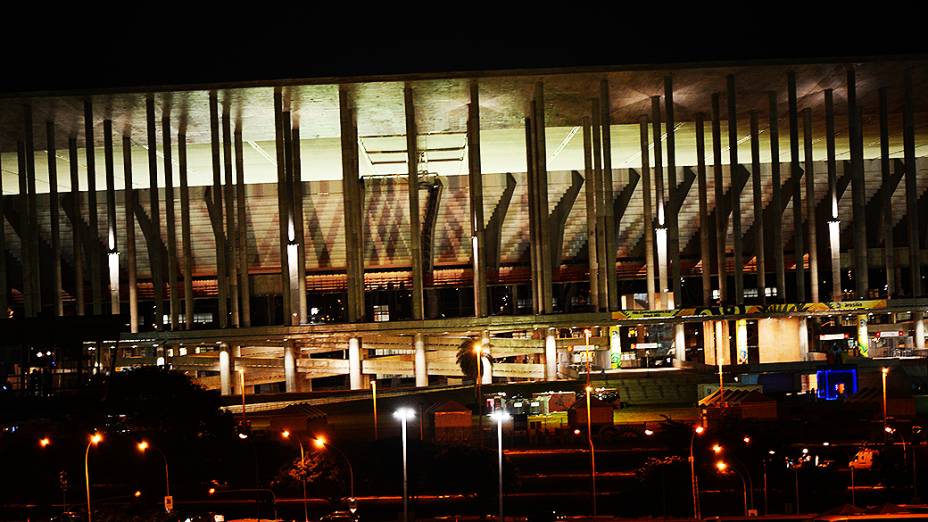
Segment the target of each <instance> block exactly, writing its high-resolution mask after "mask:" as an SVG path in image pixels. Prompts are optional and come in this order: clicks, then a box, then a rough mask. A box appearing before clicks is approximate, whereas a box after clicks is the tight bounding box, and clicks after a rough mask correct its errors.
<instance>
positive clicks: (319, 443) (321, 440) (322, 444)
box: [313, 435, 406, 499]
mask: <svg viewBox="0 0 928 522" xmlns="http://www.w3.org/2000/svg"><path fill="white" fill-rule="evenodd" d="M313 445H314V446H316V447H317V448H319V449H325V448H331V449H333V450H335V452H336V453H338V454H339V455H341V457H342V458H343V459H345V464H348V492H349V493H348V494H349V497H350V498H352V499H354V498H355V497H354V468H353V467H351V460H350V459H349V458H348V455H345V452H343V451H342V450H340V449H338V447H337V446H335V445H334V444H332V443H331V442H329V440H328V439H327V438H325V437H324V436H322V435H316V438H315V439H313ZM403 446H404V447H405V446H406V444H405V443H404V444H403Z"/></svg>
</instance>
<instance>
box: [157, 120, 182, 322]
mask: <svg viewBox="0 0 928 522" xmlns="http://www.w3.org/2000/svg"><path fill="white" fill-rule="evenodd" d="M161 143H162V145H161V153H162V155H163V156H164V225H165V233H166V234H167V245H166V246H167V254H168V313H169V316H170V318H171V330H180V291H179V290H180V289H179V288H178V287H177V280H178V277H179V276H178V273H179V270H178V267H177V228H176V226H175V223H176V219H175V213H174V163H173V156H172V154H171V153H172V146H171V113H170V112H168V111H167V110H165V111H164V112H163V114H162V117H161Z"/></svg>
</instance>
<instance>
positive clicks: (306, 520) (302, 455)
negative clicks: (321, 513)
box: [280, 430, 309, 522]
mask: <svg viewBox="0 0 928 522" xmlns="http://www.w3.org/2000/svg"><path fill="white" fill-rule="evenodd" d="M280 436H281V437H283V438H284V439H285V440H290V430H284V431H282V432H280ZM294 438H295V439H296V442H297V444H299V445H300V466H301V467H302V468H303V469H302V470H301V471H302V473H300V475H301V476H302V479H301V482H303V521H304V522H309V508H308V507H307V505H306V452H304V451H303V441H302V440H300V438H299V437H294Z"/></svg>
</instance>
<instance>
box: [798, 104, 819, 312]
mask: <svg viewBox="0 0 928 522" xmlns="http://www.w3.org/2000/svg"><path fill="white" fill-rule="evenodd" d="M802 138H803V149H804V152H805V162H806V163H805V166H806V225H807V226H808V230H809V232H808V234H809V297H810V298H811V299H812V302H813V303H817V302H818V301H819V298H818V285H819V282H820V280H819V275H818V241H817V240H816V234H815V229H816V227H817V226H818V219H817V216H816V215H815V203H816V200H815V164H814V163H813V162H812V109H805V110H803V111H802Z"/></svg>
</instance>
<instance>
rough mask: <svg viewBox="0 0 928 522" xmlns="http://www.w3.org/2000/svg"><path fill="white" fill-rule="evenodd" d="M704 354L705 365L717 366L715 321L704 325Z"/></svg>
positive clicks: (706, 322)
mask: <svg viewBox="0 0 928 522" xmlns="http://www.w3.org/2000/svg"><path fill="white" fill-rule="evenodd" d="M702 354H703V363H704V364H706V365H708V366H713V365H715V321H704V322H703V323H702Z"/></svg>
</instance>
